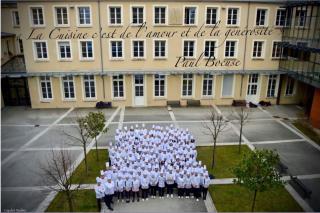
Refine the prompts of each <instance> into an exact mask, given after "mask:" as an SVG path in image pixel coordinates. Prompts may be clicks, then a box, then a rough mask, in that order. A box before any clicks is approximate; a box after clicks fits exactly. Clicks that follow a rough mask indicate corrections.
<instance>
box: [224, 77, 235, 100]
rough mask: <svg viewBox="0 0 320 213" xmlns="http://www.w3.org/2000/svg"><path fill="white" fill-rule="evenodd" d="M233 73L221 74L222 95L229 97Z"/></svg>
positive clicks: (231, 92) (231, 91)
mask: <svg viewBox="0 0 320 213" xmlns="http://www.w3.org/2000/svg"><path fill="white" fill-rule="evenodd" d="M233 78H234V77H233V74H225V75H223V81H222V97H231V96H232V95H233Z"/></svg>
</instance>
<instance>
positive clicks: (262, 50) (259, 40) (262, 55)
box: [251, 39, 267, 59]
mask: <svg viewBox="0 0 320 213" xmlns="http://www.w3.org/2000/svg"><path fill="white" fill-rule="evenodd" d="M255 42H262V47H261V56H260V57H257V56H254V55H253V50H254V43H255ZM266 42H267V41H266V40H261V39H255V40H252V49H251V59H264V58H265V52H266Z"/></svg>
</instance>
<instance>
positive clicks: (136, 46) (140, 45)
mask: <svg viewBox="0 0 320 213" xmlns="http://www.w3.org/2000/svg"><path fill="white" fill-rule="evenodd" d="M132 45H133V58H144V41H133V42H132Z"/></svg>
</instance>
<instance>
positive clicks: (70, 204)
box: [66, 191, 73, 212]
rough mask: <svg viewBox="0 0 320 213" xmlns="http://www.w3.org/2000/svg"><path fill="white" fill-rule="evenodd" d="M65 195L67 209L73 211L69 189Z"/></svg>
mask: <svg viewBox="0 0 320 213" xmlns="http://www.w3.org/2000/svg"><path fill="white" fill-rule="evenodd" d="M66 196H67V200H68V206H69V211H70V212H73V203H72V198H71V194H70V192H69V191H66Z"/></svg>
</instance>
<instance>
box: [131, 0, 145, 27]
mask: <svg viewBox="0 0 320 213" xmlns="http://www.w3.org/2000/svg"><path fill="white" fill-rule="evenodd" d="M134 7H142V8H143V20H142V23H138V24H137V23H135V24H134V23H133V11H132V9H133V8H134ZM144 22H146V6H145V5H144V4H134V5H130V26H141V25H142V24H143V23H144Z"/></svg>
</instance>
